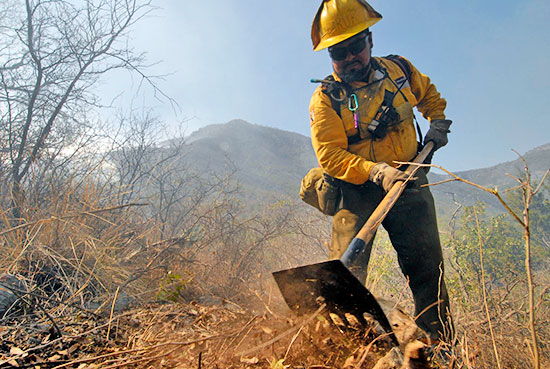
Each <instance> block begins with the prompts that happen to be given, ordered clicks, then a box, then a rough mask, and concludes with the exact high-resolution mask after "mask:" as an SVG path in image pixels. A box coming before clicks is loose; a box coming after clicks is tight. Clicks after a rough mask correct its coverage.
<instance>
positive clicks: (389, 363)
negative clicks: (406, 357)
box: [372, 347, 403, 369]
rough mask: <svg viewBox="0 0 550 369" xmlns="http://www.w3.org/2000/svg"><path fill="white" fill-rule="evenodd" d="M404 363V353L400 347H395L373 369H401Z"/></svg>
mask: <svg viewBox="0 0 550 369" xmlns="http://www.w3.org/2000/svg"><path fill="white" fill-rule="evenodd" d="M402 364H403V354H402V353H401V350H399V347H394V348H392V349H391V350H390V352H388V353H387V354H386V356H384V357H383V358H382V359H380V360H378V362H377V363H376V365H375V366H374V367H373V368H372V369H400V368H401V365H402Z"/></svg>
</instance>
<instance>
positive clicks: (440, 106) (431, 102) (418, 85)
mask: <svg viewBox="0 0 550 369" xmlns="http://www.w3.org/2000/svg"><path fill="white" fill-rule="evenodd" d="M407 62H408V63H409V65H410V67H411V72H412V74H411V78H410V79H411V89H412V92H413V94H414V95H415V97H416V100H417V102H418V103H417V105H416V108H417V109H418V111H419V112H420V113H422V116H423V117H424V118H426V119H428V120H429V121H430V122H431V121H432V120H434V119H445V107H446V106H447V101H445V99H444V98H442V97H441V94H440V93H439V92H438V91H437V89H436V87H435V85H434V84H433V83H432V82H431V81H430V78H429V77H428V76H427V75H425V74H423V73H420V72H419V71H418V69H416V68H415V66H414V65H412V64H411V62H409V61H408V60H407Z"/></svg>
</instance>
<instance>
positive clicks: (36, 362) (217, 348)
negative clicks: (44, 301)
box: [0, 301, 392, 369]
mask: <svg viewBox="0 0 550 369" xmlns="http://www.w3.org/2000/svg"><path fill="white" fill-rule="evenodd" d="M0 338H1V340H2V342H1V344H0V368H8V367H19V368H182V369H183V368H185V369H187V368H219V369H230V368H250V369H255V368H272V369H284V368H372V367H373V366H374V364H375V363H376V362H377V361H378V359H379V358H381V357H382V356H384V355H385V354H386V353H387V352H388V351H389V350H390V349H391V347H392V346H391V343H390V340H389V339H388V337H387V336H386V335H384V334H383V332H382V331H381V330H380V329H378V328H377V327H376V324H373V325H372V326H371V327H367V328H366V329H360V330H359V329H356V328H355V327H353V326H351V327H349V326H348V327H342V326H338V325H337V324H335V322H334V321H333V320H332V319H329V318H328V316H327V315H326V314H325V313H324V312H322V311H321V312H318V313H315V314H312V315H309V316H304V317H300V318H298V317H295V316H293V315H292V314H291V313H290V312H289V311H285V310H284V309H281V311H278V312H275V311H273V310H272V309H265V310H264V311H263V312H258V311H252V310H248V309H244V308H242V307H240V306H238V305H236V304H233V303H231V302H228V301H222V302H221V303H220V304H217V305H209V306H207V305H199V304H197V303H190V304H182V303H179V304H155V305H148V306H146V307H140V308H136V309H131V310H127V311H125V312H122V313H120V314H118V315H113V316H107V317H105V316H103V317H100V316H95V315H93V314H86V313H84V312H79V313H75V314H73V315H71V316H70V317H67V318H65V319H63V320H62V321H59V320H54V319H53V318H52V319H51V320H48V319H42V320H40V321H34V320H33V319H32V317H30V316H29V317H25V316H23V317H19V318H18V320H17V321H12V322H9V324H5V325H4V326H1V327H0Z"/></svg>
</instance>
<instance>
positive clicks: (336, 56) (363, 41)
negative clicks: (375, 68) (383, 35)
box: [328, 32, 372, 83]
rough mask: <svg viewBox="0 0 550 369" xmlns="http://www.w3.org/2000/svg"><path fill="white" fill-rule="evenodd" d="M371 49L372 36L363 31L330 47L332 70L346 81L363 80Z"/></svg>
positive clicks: (367, 68) (367, 67) (366, 71)
mask: <svg viewBox="0 0 550 369" xmlns="http://www.w3.org/2000/svg"><path fill="white" fill-rule="evenodd" d="M371 49H372V36H371V34H370V33H369V34H368V36H367V35H366V34H365V32H361V33H360V34H358V35H356V36H353V37H351V38H349V39H347V40H344V41H342V42H340V43H338V44H336V45H334V46H332V47H330V48H329V49H328V50H329V55H330V57H331V59H332V67H333V68H334V71H335V72H336V74H338V76H340V78H341V79H342V80H343V81H344V82H347V83H351V82H355V81H360V80H363V79H364V78H365V77H366V76H367V73H368V70H369V62H370V58H371Z"/></svg>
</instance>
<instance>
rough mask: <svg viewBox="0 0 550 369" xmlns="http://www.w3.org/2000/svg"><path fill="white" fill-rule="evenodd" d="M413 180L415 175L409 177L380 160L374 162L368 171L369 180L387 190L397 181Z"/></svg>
mask: <svg viewBox="0 0 550 369" xmlns="http://www.w3.org/2000/svg"><path fill="white" fill-rule="evenodd" d="M407 179H408V180H409V181H414V180H416V177H412V178H409V175H408V174H407V173H405V172H402V171H400V170H399V169H395V168H394V167H392V166H390V165H388V164H386V163H384V162H382V163H378V164H376V165H375V166H374V167H373V168H372V169H371V171H370V175H369V180H370V181H371V182H374V183H376V184H377V185H378V186H380V187H382V188H383V189H384V191H386V192H389V190H390V189H391V188H392V187H393V185H394V183H395V182H397V181H406V180H407Z"/></svg>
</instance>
